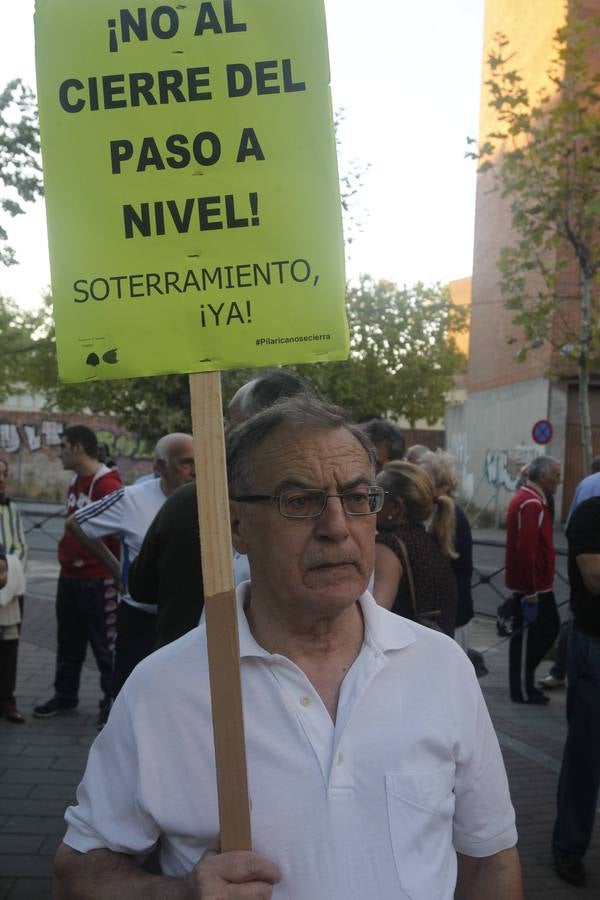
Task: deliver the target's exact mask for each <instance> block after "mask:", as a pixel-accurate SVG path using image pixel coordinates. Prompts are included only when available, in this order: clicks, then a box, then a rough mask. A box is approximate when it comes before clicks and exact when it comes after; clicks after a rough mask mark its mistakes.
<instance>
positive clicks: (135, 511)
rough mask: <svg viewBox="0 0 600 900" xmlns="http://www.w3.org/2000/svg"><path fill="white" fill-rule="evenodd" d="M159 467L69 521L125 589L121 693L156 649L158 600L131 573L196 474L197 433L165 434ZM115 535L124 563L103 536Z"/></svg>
mask: <svg viewBox="0 0 600 900" xmlns="http://www.w3.org/2000/svg"><path fill="white" fill-rule="evenodd" d="M154 468H155V471H156V472H157V473H158V475H159V477H158V478H153V479H150V480H149V481H142V482H138V483H137V484H133V485H130V486H128V487H124V488H121V490H119V491H116V492H115V493H114V494H112V495H111V496H110V497H106V498H105V499H104V500H102V501H100V502H99V503H93V504H92V505H91V506H88V507H86V508H85V509H82V510H80V511H79V512H77V513H75V515H73V516H71V517H70V518H69V519H68V521H67V529H68V530H69V531H70V533H71V534H72V535H73V536H74V537H75V538H76V539H77V541H79V543H80V544H81V545H82V546H83V547H84V548H86V550H88V552H90V553H91V554H94V555H96V556H97V557H98V559H100V560H101V561H102V562H104V564H105V565H106V566H107V568H108V569H109V570H110V572H111V573H112V575H113V577H114V578H115V581H116V582H117V584H118V585H119V587H120V590H121V602H120V604H119V610H118V615H117V629H116V631H117V643H116V653H115V668H114V678H113V696H116V695H117V694H118V692H119V690H120V689H121V687H122V685H123V683H124V682H125V680H126V678H127V677H128V676H129V673H130V672H131V671H132V669H133V668H134V667H135V666H136V665H137V664H138V662H139V661H140V660H141V659H143V658H144V657H145V656H147V655H148V654H149V653H151V652H152V650H153V649H154V644H155V641H156V605H155V604H145V603H137V602H136V601H135V600H134V599H133V597H131V596H130V595H129V593H128V591H127V576H128V571H129V566H130V565H131V563H132V562H133V560H134V559H135V557H136V556H137V554H138V553H139V551H140V547H141V546H142V541H143V540H144V536H145V534H146V532H147V531H148V528H149V527H150V524H151V522H152V520H153V519H154V517H155V515H156V513H157V512H158V511H159V509H160V508H161V506H162V505H163V503H164V502H165V500H166V499H167V497H170V495H171V494H172V493H173V492H174V491H175V490H177V488H178V487H180V486H181V485H183V484H187V483H188V482H190V481H193V480H194V478H195V468H194V446H193V441H192V438H191V436H190V435H189V434H181V433H179V432H173V433H172V434H167V435H165V436H164V437H162V438H161V439H160V440H159V441H158V443H157V444H156V448H155V451H154ZM109 534H111V535H118V536H119V537H120V538H121V541H122V546H123V552H122V558H121V563H119V560H118V559H116V557H115V556H114V555H113V554H111V553H110V552H109V551H108V549H107V548H106V547H105V545H104V544H103V543H102V541H101V540H99V538H102V537H104V536H105V535H109Z"/></svg>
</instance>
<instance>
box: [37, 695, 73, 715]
mask: <svg viewBox="0 0 600 900" xmlns="http://www.w3.org/2000/svg"><path fill="white" fill-rule="evenodd" d="M76 706H77V703H63V701H62V700H61V699H60V698H59V697H52V699H51V700H48V702H47V703H42V704H41V705H40V706H34V707H33V715H34V716H35V717H36V719H49V718H50V717H51V716H60V715H61V714H62V713H67V712H72V711H73V710H74V709H75V707H76Z"/></svg>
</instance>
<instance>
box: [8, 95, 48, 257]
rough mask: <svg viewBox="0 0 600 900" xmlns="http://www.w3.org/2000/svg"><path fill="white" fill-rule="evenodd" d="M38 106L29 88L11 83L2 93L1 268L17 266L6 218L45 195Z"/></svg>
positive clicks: (16, 213) (16, 214)
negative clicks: (43, 190)
mask: <svg viewBox="0 0 600 900" xmlns="http://www.w3.org/2000/svg"><path fill="white" fill-rule="evenodd" d="M39 154H40V142H39V135H38V128H37V107H36V102H35V97H34V95H33V92H32V91H31V90H30V88H28V87H26V86H25V85H24V84H23V82H22V81H20V80H19V79H15V80H14V81H10V82H9V83H8V84H7V85H6V87H5V88H4V90H2V91H1V92H0V184H1V185H2V188H3V192H2V195H1V196H0V211H1V213H2V214H4V215H3V216H1V217H0V265H5V266H10V265H14V263H16V258H15V253H14V250H13V249H12V248H11V247H10V246H9V245H8V243H7V241H8V231H7V228H6V226H5V224H4V222H5V220H6V216H9V217H14V216H18V215H20V214H21V213H23V212H24V209H23V207H22V205H21V203H20V202H19V201H20V200H24V201H25V202H31V201H33V200H35V198H36V197H38V196H39V195H41V194H42V178H41V166H40V158H39Z"/></svg>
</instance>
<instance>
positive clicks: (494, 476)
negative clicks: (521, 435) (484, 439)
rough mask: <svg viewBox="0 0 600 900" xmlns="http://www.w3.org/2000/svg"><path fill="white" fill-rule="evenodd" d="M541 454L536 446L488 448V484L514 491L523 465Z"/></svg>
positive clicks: (486, 463)
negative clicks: (505, 448)
mask: <svg viewBox="0 0 600 900" xmlns="http://www.w3.org/2000/svg"><path fill="white" fill-rule="evenodd" d="M538 455H539V449H538V448H537V447H534V446H525V445H522V446H519V447H515V448H513V449H512V450H487V451H486V454H485V462H484V469H483V471H484V475H485V479H486V481H487V482H488V484H491V485H492V486H493V487H495V488H500V487H503V488H505V489H506V490H507V491H511V492H512V491H514V490H515V488H516V486H517V482H518V480H519V475H520V474H521V470H522V469H523V466H526V465H528V464H529V463H530V462H531V461H532V459H535V457H536V456H538Z"/></svg>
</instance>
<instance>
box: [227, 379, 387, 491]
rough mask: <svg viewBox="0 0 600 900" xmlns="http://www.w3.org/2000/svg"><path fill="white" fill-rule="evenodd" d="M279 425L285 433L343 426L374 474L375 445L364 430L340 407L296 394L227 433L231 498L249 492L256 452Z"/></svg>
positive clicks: (332, 429) (327, 429) (335, 428)
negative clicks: (350, 419)
mask: <svg viewBox="0 0 600 900" xmlns="http://www.w3.org/2000/svg"><path fill="white" fill-rule="evenodd" d="M280 427H281V428H285V430H286V432H287V433H293V432H295V433H300V432H307V431H335V430H337V429H339V428H343V429H345V430H346V431H348V432H349V433H350V434H351V435H353V437H355V438H356V440H357V441H358V443H359V444H360V445H361V447H363V449H364V451H365V453H366V454H367V456H368V458H369V465H370V467H371V469H372V474H373V477H374V476H375V448H374V447H373V444H372V443H371V441H370V440H369V439H368V437H367V436H366V435H365V433H364V432H363V431H362V430H361V429H360V428H359V427H358V426H357V425H353V424H352V423H351V422H349V420H348V418H347V416H346V414H345V412H344V410H343V409H341V408H340V407H339V406H334V405H333V404H330V403H324V402H323V401H322V400H318V399H316V398H314V397H308V396H306V395H303V394H298V395H296V396H295V397H289V398H286V399H284V400H280V401H278V402H277V403H274V404H273V406H271V407H269V408H268V409H264V410H262V411H261V412H259V413H257V414H256V415H255V416H253V417H252V418H251V419H248V420H247V421H246V422H244V423H243V424H242V425H238V427H237V428H234V429H232V430H231V431H230V432H229V434H228V435H227V472H228V476H229V493H230V495H231V496H232V497H234V496H236V495H239V494H247V493H251V492H252V490H253V489H254V462H255V458H256V451H257V450H258V448H259V447H260V446H261V445H262V444H263V443H264V441H265V440H266V439H267V438H268V437H269V435H271V434H272V433H273V432H274V431H275V430H276V429H278V428H280ZM290 441H293V438H290Z"/></svg>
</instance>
